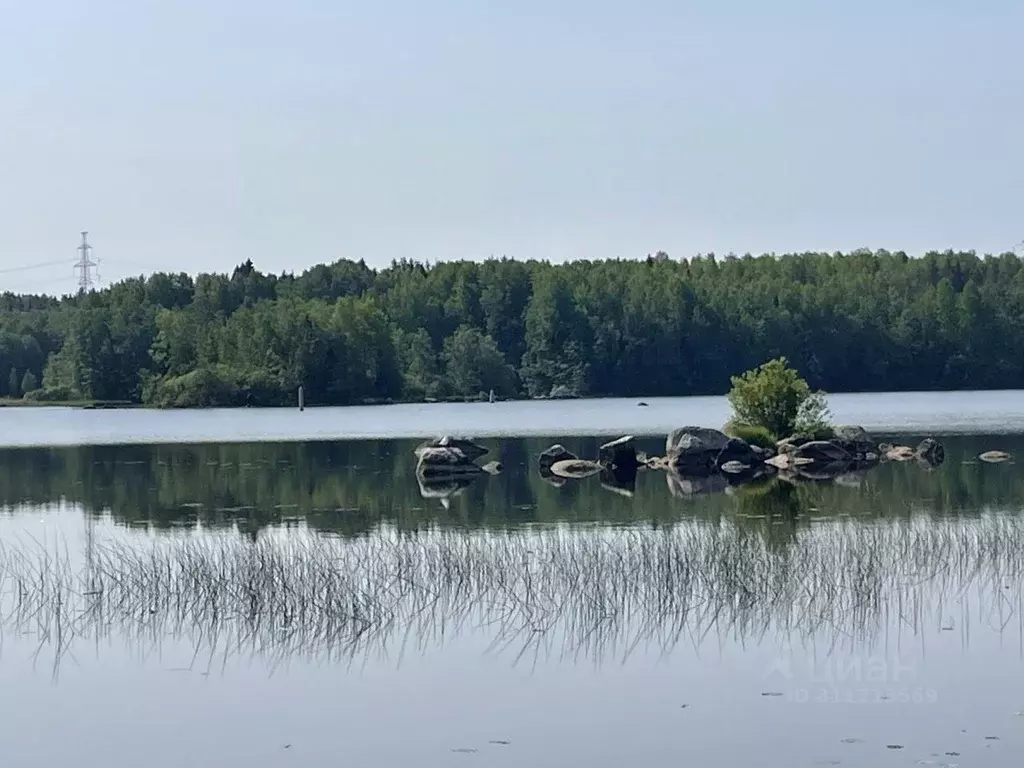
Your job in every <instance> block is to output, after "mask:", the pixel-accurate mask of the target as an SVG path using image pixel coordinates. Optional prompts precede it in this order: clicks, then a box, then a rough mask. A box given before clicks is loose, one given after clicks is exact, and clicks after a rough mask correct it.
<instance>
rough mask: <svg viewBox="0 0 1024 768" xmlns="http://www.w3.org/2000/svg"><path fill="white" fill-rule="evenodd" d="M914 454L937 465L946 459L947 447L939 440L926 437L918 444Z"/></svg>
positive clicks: (934, 465)
mask: <svg viewBox="0 0 1024 768" xmlns="http://www.w3.org/2000/svg"><path fill="white" fill-rule="evenodd" d="M914 455H915V456H916V457H917V458H918V459H920V460H921V461H923V462H925V463H926V464H928V465H929V466H932V467H937V466H939V465H940V464H941V463H942V462H944V461H945V460H946V449H945V448H943V447H942V443H940V442H939V441H937V440H932V438H930V437H926V438H925V439H924V440H922V441H921V442H920V443H919V444H918V446H917V449H916V450H915V451H914Z"/></svg>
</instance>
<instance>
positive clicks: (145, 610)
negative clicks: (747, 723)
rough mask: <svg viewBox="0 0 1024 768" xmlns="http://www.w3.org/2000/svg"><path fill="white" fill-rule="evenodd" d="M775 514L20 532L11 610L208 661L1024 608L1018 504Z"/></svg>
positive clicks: (575, 645)
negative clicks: (91, 541) (76, 538)
mask: <svg viewBox="0 0 1024 768" xmlns="http://www.w3.org/2000/svg"><path fill="white" fill-rule="evenodd" d="M772 528H773V526H772V525H771V523H770V521H765V524H764V528H763V530H762V532H761V533H757V532H756V531H754V530H752V529H749V528H743V527H739V526H736V525H732V524H724V525H718V524H713V523H696V522H693V523H687V524H679V525H675V526H670V527H666V528H660V529H651V528H650V527H647V528H643V527H638V528H617V529H615V528H612V529H603V530H598V529H588V530H578V529H577V530H572V529H570V528H567V527H562V526H555V527H551V528H547V529H526V528H523V529H518V530H510V531H505V532H489V533H467V532H451V531H447V532H446V531H441V530H436V529H435V530H426V531H421V532H419V533H418V534H417V535H414V536H410V535H406V534H402V533H400V532H397V531H395V530H393V529H390V528H387V527H382V528H379V529H378V530H376V531H374V532H373V533H372V534H371V535H368V536H365V537H362V538H358V539H349V540H345V539H331V538H323V537H320V536H315V535H305V534H303V533H302V532H301V531H292V532H290V534H289V535H288V536H283V537H273V538H267V539H262V540H260V541H259V542H257V543H255V544H254V543H251V542H248V541H246V540H244V539H240V538H237V537H229V538H222V537H206V538H200V539H196V538H191V537H175V538H173V539H169V540H155V541H154V540H150V541H147V542H144V543H138V544H135V543H134V542H133V543H131V544H129V543H126V542H125V541H123V540H121V541H119V540H117V539H112V540H101V541H98V542H96V543H95V545H94V546H93V547H92V549H91V550H90V552H89V558H88V560H86V561H84V562H82V561H81V560H80V559H78V558H77V556H76V560H75V561H72V559H71V557H70V556H69V555H68V554H67V550H66V549H64V548H63V547H61V546H58V545H56V544H50V545H46V546H44V545H42V544H38V543H37V544H34V545H20V544H15V543H12V542H10V541H8V542H6V543H4V544H2V545H0V608H2V613H0V626H2V627H3V628H5V629H8V630H12V631H16V632H22V633H24V632H26V631H30V632H31V633H32V634H33V635H34V636H35V638H36V642H38V643H39V645H40V648H41V649H42V648H43V647H46V648H49V649H50V651H53V652H54V654H55V658H56V659H57V660H58V661H59V659H60V657H62V656H63V655H64V654H66V653H68V652H70V651H73V648H74V646H75V644H76V643H77V642H78V641H82V640H85V641H95V640H97V639H99V638H103V637H109V636H112V635H113V636H122V637H125V638H128V639H132V640H134V641H136V642H138V643H141V644H144V645H150V646H152V647H154V648H155V645H154V644H157V643H159V638H162V637H168V638H177V639H183V640H186V641H187V642H189V643H191V644H192V645H193V647H194V648H195V653H196V657H197V661H196V665H197V668H202V667H204V666H205V665H209V664H210V663H211V659H210V656H211V655H212V654H214V653H215V652H216V653H218V654H219V653H223V655H224V657H225V658H226V657H227V656H228V655H237V654H242V655H251V656H257V657H262V658H264V659H265V660H267V661H269V662H271V663H276V662H285V661H287V660H288V658H289V657H291V656H298V655H303V656H306V657H309V656H310V655H314V656H321V657H323V658H327V659H335V660H341V659H346V658H352V657H357V656H360V655H364V654H367V653H374V652H387V651H388V650H389V649H392V650H395V646H401V647H404V646H405V645H406V644H411V645H412V646H419V647H420V648H423V647H425V646H426V645H429V644H434V643H437V644H441V643H443V642H445V641H446V640H447V639H450V638H452V637H454V636H457V635H458V634H460V633H463V632H483V633H486V634H487V635H488V637H489V639H490V641H491V648H492V650H494V651H497V652H501V651H503V650H507V651H510V652H513V653H515V654H517V655H522V654H524V653H531V654H544V655H547V654H551V653H554V654H556V655H562V656H564V657H568V658H579V657H584V658H590V659H592V660H593V661H598V662H599V661H601V660H605V659H607V658H609V657H610V656H617V657H619V658H624V657H626V656H628V655H629V654H630V653H631V652H632V651H633V650H635V649H637V648H638V647H648V648H651V647H653V648H657V649H660V650H661V651H663V652H669V651H671V649H672V648H673V647H674V646H675V645H676V644H678V643H679V642H681V641H683V642H686V643H693V644H694V645H696V646H700V645H701V644H702V643H703V642H706V641H707V640H708V639H709V638H712V639H713V638H721V637H724V636H726V635H730V636H733V637H735V638H738V639H739V640H741V641H756V640H758V639H760V638H761V637H763V636H765V635H766V634H771V633H781V634H783V635H789V636H791V637H792V639H793V640H794V641H798V640H801V639H802V640H804V641H808V640H812V639H815V638H816V639H819V640H824V641H825V642H826V643H828V644H832V645H834V646H840V647H841V646H843V645H847V644H853V643H860V642H866V643H867V644H868V647H870V646H871V644H872V643H873V642H874V641H876V640H878V639H879V638H880V637H881V636H882V634H883V633H885V632H887V631H890V630H891V631H899V626H900V625H906V626H907V627H908V628H911V629H913V630H921V629H924V628H925V627H926V625H929V624H932V629H935V628H937V624H938V622H942V621H945V620H946V615H945V613H944V610H948V608H946V609H944V608H943V606H944V605H946V606H948V605H952V604H953V603H954V601H953V598H954V597H959V596H963V595H964V594H968V593H970V594H972V595H975V596H976V598H977V601H978V603H980V604H977V603H975V602H974V600H975V598H974V597H972V600H971V604H972V605H973V606H974V610H975V611H979V610H980V611H982V612H983V613H987V614H988V616H989V621H990V622H991V623H992V624H993V625H994V626H996V627H998V626H999V624H1000V623H1002V624H1005V623H1006V621H1007V619H1008V617H1009V615H1011V614H1012V613H1014V612H1016V611H1019V610H1020V609H1021V605H1020V601H1021V600H1022V592H1021V586H1022V579H1024V523H1022V522H1021V520H1020V519H1018V518H1015V517H991V518H986V519H983V520H979V521H971V522H963V521H957V520H950V521H946V522H930V523H929V524H927V525H921V524H918V523H917V522H916V521H914V520H905V521H890V522H886V523H878V524H875V525H866V524H862V523H857V522H833V523H828V524H823V525H818V526H815V527H813V528H810V529H807V530H804V531H801V532H799V533H798V534H797V535H796V536H795V538H793V539H792V540H790V541H787V542H786V544H785V545H784V546H781V547H780V546H778V544H777V542H776V540H775V539H774V538H773V536H772V535H771V531H772ZM983 609H984V610H983ZM964 611H965V613H964V616H963V617H962V618H963V620H967V619H968V616H967V613H969V609H967V608H965V609H964ZM897 616H898V617H899V621H897V622H895V624H896V625H897V626H893V624H894V622H893V621H892V619H893V618H894V617H897ZM48 652H49V651H48ZM204 654H206V655H204Z"/></svg>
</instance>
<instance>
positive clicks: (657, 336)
mask: <svg viewBox="0 0 1024 768" xmlns="http://www.w3.org/2000/svg"><path fill="white" fill-rule="evenodd" d="M1021 267H1022V262H1021V258H1020V257H1018V256H1016V255H1015V254H1013V253H1004V254H1001V255H999V256H985V257H984V258H981V257H978V256H977V255H975V254H974V253H973V252H952V251H946V252H943V253H938V252H934V253H928V254H926V255H925V256H923V257H920V258H910V257H908V256H907V255H906V254H904V253H899V252H897V253H890V252H887V251H876V252H871V251H866V250H865V251H855V252H852V253H848V254H839V253H837V254H826V253H803V254H790V255H784V256H775V255H767V256H760V257H750V256H744V257H735V256H728V257H725V258H722V257H718V258H716V257H715V256H713V255H709V256H702V257H697V258H693V259H686V260H674V259H671V258H669V257H668V256H667V255H666V254H664V253H659V254H657V255H656V256H652V257H648V258H647V259H644V260H605V261H575V262H569V263H566V264H560V265H553V264H550V263H548V262H538V261H516V260H512V259H505V258H503V259H490V260H487V261H483V262H470V261H460V262H442V263H438V264H435V265H425V264H420V263H416V262H412V261H401V262H394V263H392V264H391V266H389V267H388V268H385V269H381V270H374V269H371V268H369V267H368V266H367V265H366V264H365V263H364V262H362V261H350V260H341V261H337V262H335V263H333V264H324V265H319V266H315V267H313V268H311V269H309V270H307V271H305V272H303V273H302V274H299V275H292V274H283V275H279V276H277V275H272V274H263V273H261V272H260V271H259V270H258V269H256V268H255V266H254V265H253V264H252V263H251V262H246V263H244V264H242V265H240V266H238V267H237V268H235V270H234V271H233V272H232V274H230V275H227V274H202V275H199V276H197V277H195V278H192V277H190V276H189V275H187V274H165V273H159V274H154V275H151V276H149V277H147V278H143V277H139V278H132V279H127V280H123V281H121V282H119V283H116V284H114V285H111V286H110V287H109V288H105V289H103V290H100V291H91V292H88V293H80V294H78V295H75V296H67V297H64V298H61V299H57V298H52V297H46V296H29V295H14V294H11V293H5V294H3V295H0V396H6V397H22V396H24V397H26V398H29V399H37V400H108V401H111V400H112V401H131V402H136V403H146V404H152V405H157V406H212V405H246V404H248V405H279V404H281V405H283V404H294V402H295V397H296V391H297V388H298V387H299V386H300V385H301V386H302V387H303V388H304V393H305V398H306V402H307V403H310V404H350V403H359V402H367V401H381V400H403V399H404V400H422V399H446V398H474V397H478V396H480V395H481V393H489V392H490V391H491V390H492V389H493V390H494V392H495V394H496V395H498V396H499V397H520V396H522V397H547V396H552V395H553V394H554V395H555V396H559V395H569V396H608V395H613V396H615V395H617V396H640V395H647V396H659V395H689V394H723V393H724V392H725V391H726V390H727V389H728V388H729V384H730V376H733V375H736V374H738V373H740V372H742V371H744V370H747V369H750V368H752V367H755V366H757V365H759V364H761V363H763V362H764V361H766V360H768V359H771V358H775V357H778V356H785V357H786V358H788V360H789V362H790V364H791V365H792V366H793V367H795V368H796V369H798V370H799V371H800V373H801V375H803V376H804V377H805V378H806V379H807V381H808V382H809V384H810V385H811V386H812V387H814V388H821V389H824V390H826V391H832V392H853V391H884V390H904V391H905V390H929V389H966V388H976V389H992V388H1018V387H1024V332H1022V331H1024V271H1022V268H1021Z"/></svg>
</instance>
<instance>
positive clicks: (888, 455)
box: [415, 426, 1008, 506]
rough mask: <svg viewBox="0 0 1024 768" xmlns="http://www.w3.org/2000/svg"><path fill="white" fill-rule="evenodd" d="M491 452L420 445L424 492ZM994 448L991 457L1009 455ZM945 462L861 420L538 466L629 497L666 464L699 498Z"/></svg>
mask: <svg viewBox="0 0 1024 768" xmlns="http://www.w3.org/2000/svg"><path fill="white" fill-rule="evenodd" d="M487 453H488V449H487V448H485V447H484V446H481V445H478V444H477V443H474V442H473V441H472V440H469V439H467V438H460V437H451V436H446V437H441V438H438V439H436V440H427V441H425V442H423V443H421V444H420V445H419V446H417V447H416V449H415V454H416V457H417V464H416V479H417V481H418V483H419V486H420V493H421V494H422V495H423V497H424V498H436V499H440V500H441V502H442V503H443V504H445V505H446V506H447V501H448V499H450V498H451V497H452V496H454V495H455V494H456V493H458V492H460V491H461V490H463V489H464V488H466V487H468V486H469V485H470V484H472V482H473V481H474V479H476V478H477V477H478V476H480V475H482V474H492V475H493V474H498V473H500V472H501V471H502V466H501V464H500V463H499V462H497V461H492V462H489V463H487V464H482V465H481V464H478V463H477V461H478V460H479V459H481V458H482V457H484V456H485V455H487ZM991 453H992V454H993V456H992V457H986V458H987V460H992V461H999V460H1005V459H1003V458H1002V456H998V457H996V456H995V454H996V452H991ZM1007 456H1008V454H1007ZM944 460H945V450H944V449H943V447H942V445H941V444H940V443H939V442H937V441H935V440H933V439H931V438H928V439H925V440H923V441H921V443H920V444H918V445H917V446H916V447H911V446H907V445H892V444H890V443H879V442H877V441H876V440H875V439H874V438H873V437H871V435H869V434H868V433H867V432H866V431H865V430H864V429H862V428H861V427H856V426H840V427H835V428H834V429H833V434H832V436H831V437H830V438H829V439H827V440H819V439H815V436H814V435H793V436H791V437H788V438H786V439H785V440H780V441H779V442H778V443H776V444H775V445H774V446H770V447H763V446H758V445H753V444H751V443H749V442H747V441H746V440H742V439H740V438H736V437H729V436H728V435H726V434H725V433H723V432H720V431H718V430H717V429H708V428H706V427H695V426H688V427H680V428H679V429H677V430H674V431H673V432H672V433H671V434H670V435H668V437H667V438H666V440H665V455H664V456H648V455H647V454H646V453H644V452H643V451H640V450H637V448H636V445H635V438H634V437H633V436H632V435H626V436H624V437H620V438H618V439H616V440H612V441H610V442H607V443H605V444H604V445H602V446H600V447H599V448H598V455H597V457H596V458H590V459H587V458H581V457H579V456H577V455H576V454H574V453H572V452H571V451H569V450H568V449H566V448H565V446H563V445H561V444H555V445H552V446H551V447H550V448H548V449H547V450H545V451H544V452H543V453H541V454H540V457H539V461H538V469H539V472H540V476H541V478H542V479H544V480H545V481H546V482H548V483H550V484H552V485H555V486H561V485H564V484H565V483H567V482H572V481H575V480H582V479H583V478H587V477H591V476H594V475H599V476H600V481H601V485H602V486H604V487H605V488H607V489H608V490H611V491H614V492H616V493H622V494H625V495H631V494H632V493H633V492H634V490H635V488H636V478H637V476H638V474H639V473H640V472H641V471H645V470H660V471H664V472H665V473H666V479H667V482H668V486H669V489H670V491H671V492H672V493H673V495H677V496H693V495H696V494H702V493H714V492H716V491H722V490H726V489H728V488H729V487H730V486H736V485H741V484H744V483H749V482H751V481H754V480H757V479H759V478H764V477H766V476H777V477H779V478H781V479H783V480H788V481H792V482H797V481H809V482H837V483H840V484H843V483H845V482H847V481H849V480H851V478H856V477H857V476H858V474H859V473H862V472H864V471H866V470H868V469H870V468H872V467H874V466H876V465H878V464H879V463H881V462H885V461H916V462H918V463H919V464H921V465H923V466H925V467H928V468H934V467H937V466H938V465H940V464H942V462H943V461H944Z"/></svg>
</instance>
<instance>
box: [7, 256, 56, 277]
mask: <svg viewBox="0 0 1024 768" xmlns="http://www.w3.org/2000/svg"><path fill="white" fill-rule="evenodd" d="M67 263H68V260H67V259H61V260H60V261H43V262H40V263H39V264H26V265H25V266H23V267H7V268H6V269H0V274H7V273H8V272H24V271H26V270H29V269H40V268H42V267H56V266H59V265H61V264H67Z"/></svg>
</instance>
